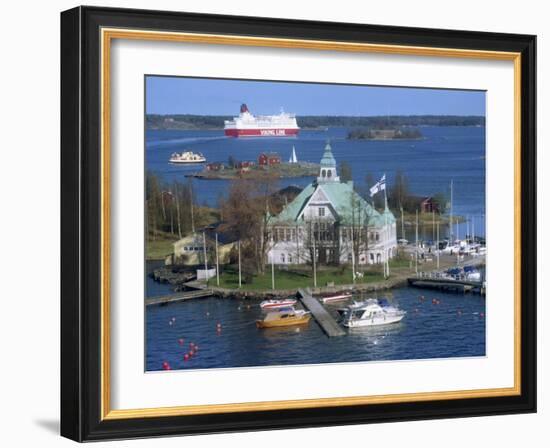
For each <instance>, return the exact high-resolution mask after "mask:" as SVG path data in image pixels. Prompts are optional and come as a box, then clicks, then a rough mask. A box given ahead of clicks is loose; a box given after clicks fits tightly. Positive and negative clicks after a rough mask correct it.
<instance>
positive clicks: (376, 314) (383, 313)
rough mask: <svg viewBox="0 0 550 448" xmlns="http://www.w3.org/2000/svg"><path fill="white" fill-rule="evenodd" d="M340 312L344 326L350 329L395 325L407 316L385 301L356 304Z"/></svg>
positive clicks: (368, 300)
mask: <svg viewBox="0 0 550 448" xmlns="http://www.w3.org/2000/svg"><path fill="white" fill-rule="evenodd" d="M338 312H339V313H340V315H341V316H342V325H343V326H344V327H348V328H355V327H371V326H376V325H388V324H394V323H397V322H399V321H401V319H403V317H405V314H406V312H405V311H403V310H400V309H399V308H397V307H395V306H393V305H390V304H389V303H388V302H387V300H385V299H383V300H377V299H367V300H365V301H364V302H355V303H353V304H352V305H350V306H348V307H346V308H343V309H341V310H338Z"/></svg>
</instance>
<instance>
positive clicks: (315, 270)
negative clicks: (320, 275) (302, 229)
mask: <svg viewBox="0 0 550 448" xmlns="http://www.w3.org/2000/svg"><path fill="white" fill-rule="evenodd" d="M311 229H312V232H311V237H312V238H313V286H314V287H315V288H317V265H316V262H317V261H316V258H317V249H316V248H315V230H314V229H313V224H312V225H311Z"/></svg>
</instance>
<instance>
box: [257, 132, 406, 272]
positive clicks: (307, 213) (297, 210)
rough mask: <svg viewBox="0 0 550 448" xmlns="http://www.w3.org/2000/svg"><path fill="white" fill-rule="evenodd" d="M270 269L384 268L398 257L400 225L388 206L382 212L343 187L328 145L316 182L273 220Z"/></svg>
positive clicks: (349, 187)
mask: <svg viewBox="0 0 550 448" xmlns="http://www.w3.org/2000/svg"><path fill="white" fill-rule="evenodd" d="M269 230H270V250H269V252H268V260H267V261H268V263H272V262H273V263H275V264H279V265H280V264H305V263H310V262H311V261H312V257H315V261H316V262H317V263H320V264H323V263H324V264H345V263H352V262H353V263H354V264H356V265H364V264H375V263H382V262H385V261H386V260H389V259H391V258H392V257H394V256H395V254H396V249H397V239H396V221H395V217H394V216H393V214H392V213H391V211H390V210H389V209H388V206H387V203H386V205H385V209H384V211H382V212H378V211H377V210H375V209H374V207H373V206H372V205H370V204H369V203H368V202H367V201H365V199H363V198H362V197H361V196H360V195H359V194H358V193H357V192H355V191H354V189H353V182H351V181H350V182H341V181H340V178H339V176H338V172H337V169H336V160H335V159H334V156H333V155H332V149H331V147H330V144H328V143H327V145H326V147H325V151H324V153H323V158H322V159H321V166H320V169H319V175H318V177H317V179H316V180H315V181H314V182H312V183H311V184H309V185H308V186H307V187H305V188H304V189H303V190H302V192H301V193H300V194H299V195H298V196H297V197H296V198H295V199H294V200H293V201H292V202H290V203H289V204H288V205H286V206H285V207H284V209H283V210H282V211H281V213H279V214H278V215H277V216H271V217H270V218H269Z"/></svg>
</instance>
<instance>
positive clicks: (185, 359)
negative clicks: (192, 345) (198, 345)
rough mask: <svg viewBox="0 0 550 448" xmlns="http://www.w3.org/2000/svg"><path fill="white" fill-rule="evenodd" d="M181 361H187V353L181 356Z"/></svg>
mask: <svg viewBox="0 0 550 448" xmlns="http://www.w3.org/2000/svg"><path fill="white" fill-rule="evenodd" d="M183 360H184V361H189V355H188V354H187V353H186V354H185V355H183Z"/></svg>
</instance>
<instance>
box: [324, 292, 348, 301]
mask: <svg viewBox="0 0 550 448" xmlns="http://www.w3.org/2000/svg"><path fill="white" fill-rule="evenodd" d="M351 297H352V294H351V292H342V293H340V294H336V295H333V296H326V297H321V302H323V303H331V302H341V301H343V300H348V299H351Z"/></svg>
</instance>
